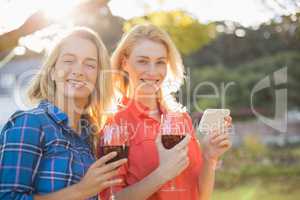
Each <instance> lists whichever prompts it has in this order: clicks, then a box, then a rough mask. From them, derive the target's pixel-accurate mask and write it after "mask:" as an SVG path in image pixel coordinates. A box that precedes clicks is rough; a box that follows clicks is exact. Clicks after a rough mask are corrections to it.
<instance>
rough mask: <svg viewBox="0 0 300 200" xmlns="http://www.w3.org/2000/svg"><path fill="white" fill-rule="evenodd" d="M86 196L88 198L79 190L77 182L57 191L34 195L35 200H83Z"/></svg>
mask: <svg viewBox="0 0 300 200" xmlns="http://www.w3.org/2000/svg"><path fill="white" fill-rule="evenodd" d="M86 198H88V196H87V195H86V194H84V193H83V192H81V191H80V190H78V188H77V184H75V185H72V186H69V187H67V188H64V189H61V190H59V191H57V192H53V193H49V194H45V195H35V196H34V200H60V199H64V200H83V199H86Z"/></svg>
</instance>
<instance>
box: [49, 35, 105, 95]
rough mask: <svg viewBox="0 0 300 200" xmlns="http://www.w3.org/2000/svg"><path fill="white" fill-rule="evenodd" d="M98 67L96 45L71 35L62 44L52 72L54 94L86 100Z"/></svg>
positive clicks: (92, 87) (94, 82)
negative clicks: (54, 84) (54, 86)
mask: <svg viewBox="0 0 300 200" xmlns="http://www.w3.org/2000/svg"><path fill="white" fill-rule="evenodd" d="M98 68H99V66H98V56H97V48H96V45H95V44H94V43H93V42H92V41H90V40H88V39H84V38H81V37H78V36H77V37H76V36H71V37H70V38H68V39H67V40H66V41H65V42H64V44H63V45H62V47H61V51H60V54H59V56H58V58H57V61H56V64H55V66H54V71H53V73H52V79H53V80H54V81H55V83H56V95H60V96H64V97H67V98H73V99H78V98H79V99H84V100H87V99H88V97H89V96H90V95H91V93H92V92H93V90H94V89H95V84H96V81H97V74H98Z"/></svg>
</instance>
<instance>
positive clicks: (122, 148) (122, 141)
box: [100, 123, 129, 200]
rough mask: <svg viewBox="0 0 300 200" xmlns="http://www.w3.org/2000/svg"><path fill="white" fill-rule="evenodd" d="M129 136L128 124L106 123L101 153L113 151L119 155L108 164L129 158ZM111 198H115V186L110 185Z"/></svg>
mask: <svg viewBox="0 0 300 200" xmlns="http://www.w3.org/2000/svg"><path fill="white" fill-rule="evenodd" d="M128 142H129V137H128V130H127V126H126V125H118V124H115V123H112V124H108V125H105V126H104V128H103V131H102V136H101V138H100V155H101V156H105V155H107V154H109V153H111V152H116V153H117V155H116V156H115V157H114V158H112V159H111V160H109V161H107V162H106V164H108V163H111V162H115V161H117V160H120V159H123V158H128V150H129V144H128ZM110 200H115V195H114V193H113V187H112V186H111V187H110Z"/></svg>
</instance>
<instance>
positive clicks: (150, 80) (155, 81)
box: [140, 78, 159, 84]
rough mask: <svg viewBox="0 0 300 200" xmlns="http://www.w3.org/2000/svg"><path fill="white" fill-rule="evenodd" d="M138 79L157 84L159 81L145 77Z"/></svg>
mask: <svg viewBox="0 0 300 200" xmlns="http://www.w3.org/2000/svg"><path fill="white" fill-rule="evenodd" d="M140 80H141V81H142V82H143V83H147V84H157V83H159V79H145V78H141V79H140Z"/></svg>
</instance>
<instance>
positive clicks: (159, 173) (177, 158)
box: [115, 135, 190, 200]
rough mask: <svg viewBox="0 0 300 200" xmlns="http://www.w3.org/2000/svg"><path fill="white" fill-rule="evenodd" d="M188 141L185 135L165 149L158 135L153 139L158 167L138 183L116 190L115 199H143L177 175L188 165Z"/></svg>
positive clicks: (188, 137)
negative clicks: (178, 141)
mask: <svg viewBox="0 0 300 200" xmlns="http://www.w3.org/2000/svg"><path fill="white" fill-rule="evenodd" d="M189 141H190V136H187V137H185V138H184V139H183V140H182V141H181V142H180V143H178V144H177V145H175V146H174V147H173V148H172V149H165V148H164V147H163V145H162V142H161V136H160V135H159V136H158V137H157V139H156V141H155V142H156V146H157V151H158V155H159V167H158V168H156V169H155V170H154V171H153V172H152V173H150V174H149V175H148V176H146V177H145V178H143V179H142V180H141V181H139V182H138V183H136V184H133V185H131V186H128V187H126V188H124V189H123V190H121V191H119V192H117V193H116V194H115V196H116V199H117V200H145V199H147V198H149V197H150V196H151V195H152V194H154V193H155V192H156V191H158V189H159V188H160V187H161V186H162V185H163V184H165V183H166V182H167V181H169V180H171V179H173V178H174V177H176V176H178V175H179V174H180V173H181V172H182V171H183V170H184V169H186V167H187V166H188V165H189V161H188V156H187V153H188V143H189Z"/></svg>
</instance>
